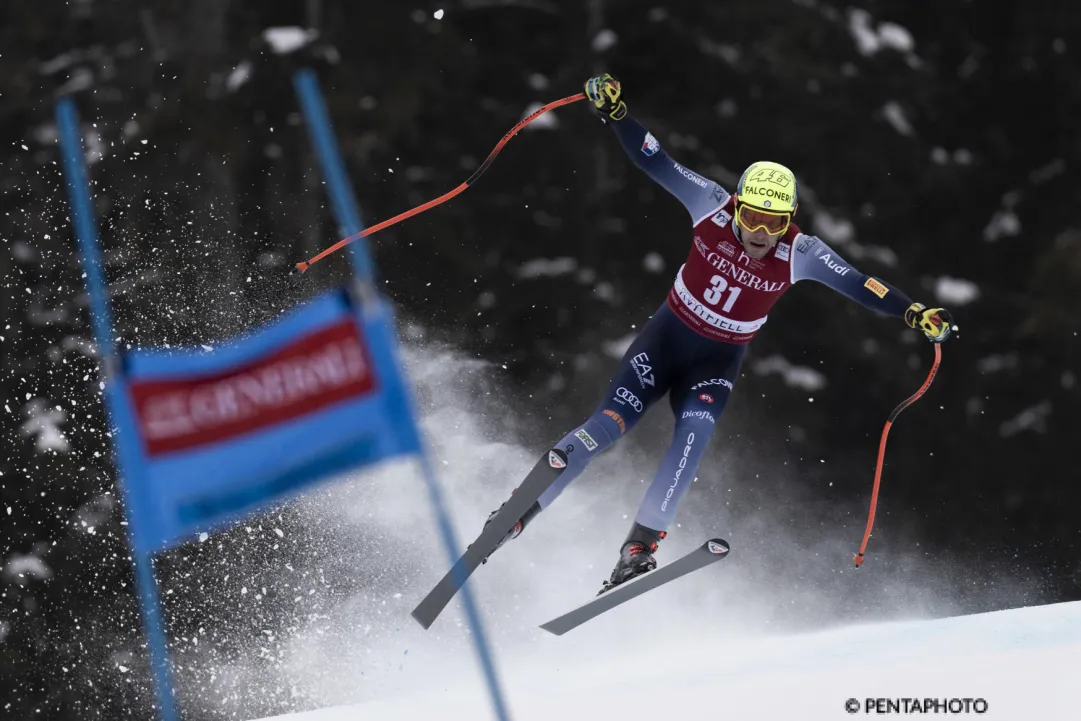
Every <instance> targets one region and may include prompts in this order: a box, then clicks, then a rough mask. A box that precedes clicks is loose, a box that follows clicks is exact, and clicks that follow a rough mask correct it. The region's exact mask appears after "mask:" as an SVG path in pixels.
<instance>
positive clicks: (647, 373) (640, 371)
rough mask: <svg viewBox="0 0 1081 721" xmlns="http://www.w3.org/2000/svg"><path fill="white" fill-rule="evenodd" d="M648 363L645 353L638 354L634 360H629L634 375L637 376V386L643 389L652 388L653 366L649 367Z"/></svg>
mask: <svg viewBox="0 0 1081 721" xmlns="http://www.w3.org/2000/svg"><path fill="white" fill-rule="evenodd" d="M649 362H650V361H649V356H648V355H646V354H645V353H639V354H638V355H636V356H635V357H634V358H631V368H632V369H634V374H635V375H636V376H638V385H640V386H642V387H643V388H645V387H646V386H651V387H652V386H653V381H654V378H653V366H651V365H649Z"/></svg>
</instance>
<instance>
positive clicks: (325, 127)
mask: <svg viewBox="0 0 1081 721" xmlns="http://www.w3.org/2000/svg"><path fill="white" fill-rule="evenodd" d="M293 85H294V87H295V88H296V92H297V97H298V98H299V99H300V106H301V109H302V110H303V112H304V118H305V120H306V123H307V126H308V134H309V136H310V138H311V142H312V145H313V146H314V147H315V153H316V156H317V157H318V159H319V166H320V168H321V169H322V171H323V177H324V178H325V180H326V185H327V192H328V194H329V195H330V203H331V209H332V210H333V212H334V217H335V219H336V220H337V222H338V232H339V233H340V234H341V236H342V237H343V238H345V237H348V236H351V235H353V234H355V233H359V232H360V231H361V230H362V229H363V227H364V226H363V225H362V224H361V220H360V212H359V210H358V209H357V204H356V196H355V194H354V193H353V188H352V185H351V184H350V182H349V176H348V175H347V174H346V172H345V163H344V162H343V161H342V157H341V153H340V152H339V150H338V145H337V142H336V141H335V139H334V130H333V128H332V127H331V123H330V117H329V114H328V113H327V109H326V103H325V102H324V100H323V95H322V93H321V92H320V91H319V81H318V80H317V79H316V76H315V73H314V72H313V71H312V70H311V69H307V68H305V69H303V70H299V71H297V72H296V74H295V75H294V76H293ZM352 246H353V248H352V249H353V252H352V253H351V256H352V258H353V267H354V272H355V273H356V275H357V276H358V277H359V278H360V279H362V280H364V281H366V282H368V283H370V284H372V285H373V286H374V283H375V265H374V263H373V262H372V259H371V255H370V254H369V252H368V243H367V240H366V239H365V238H359V239H358V240H355V241H353V243H352ZM420 460H421V464H422V466H423V473H424V481H425V483H426V485H427V486H428V495H429V497H430V499H431V502H432V505H433V506H434V508H435V515H436V519H437V523H438V525H439V531H440V535H441V536H442V537H443V545H444V546H445V547H446V550H447V557H448V558H449V559H450V562H451V564H452V565H453V564H454V563H456V562H457V561H458V556H459V553H458V548H459V545H458V541H457V538H456V537H455V533H454V526H453V525H452V524H451V521H450V514H449V513H448V512H447V508H446V504H445V503H444V502H443V496H442V493H441V491H440V489H439V481H438V479H437V478H436V475H435V470H434V468H433V467H432V464H431V461H430V460H429V459H428V453H427V450H426V449H424V448H423V447H422V448H421V453H420ZM460 595H461V598H462V605H463V606H464V607H465V613H466V618H467V619H468V621H469V625H470V626H471V627H472V629H473V633H472V636H473V641H474V645H475V646H476V652H477V657H478V659H479V660H480V665H481V669H482V671H483V672H484V678H485V681H486V682H487V684H488V691H489V693H490V694H491V697H492V706H493V710H494V711H495V715H496V718H497V719H498V720H499V721H508V719H509V718H510V717H509V715H508V713H507V705H506V702H505V700H504V696H503V692H502V690H501V688H500V684H499V676H498V674H497V672H496V667H495V663H494V662H493V658H492V653H491V649H490V647H489V645H488V641H487V637H486V634H485V633H484V626H483V624H482V623H481V618H480V613H479V612H478V610H477V606H476V603H475V601H474V599H473V594H472V592H471V591H470V589H469V586H468V584H466V585H465V586H464V587H463V588H462V590H461V592H460Z"/></svg>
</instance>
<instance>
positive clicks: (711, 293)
mask: <svg viewBox="0 0 1081 721" xmlns="http://www.w3.org/2000/svg"><path fill="white" fill-rule="evenodd" d="M709 282H710V287H709V288H707V289H706V292H705V294H704V296H703V298H704V299H705V301H706V302H707V303H709V304H710V305H717V303H719V302H720V300H721V297H722V296H723V295H724V292H725V291H726V290H727V291H728V300H726V301H725V302H724V306H722V307H721V310H723V311H724V312H725V313H727V312H729V311H730V310H732V306H733V305H735V304H736V298H738V297H739V292H740V291H741V290H742V288H740V287H739V286H736V285H733V286H732V287H731V288H729V287H728V281H727V280H725V279H724V278H722V277H721V276H719V275H715V276H713V277H712V278H710V279H709Z"/></svg>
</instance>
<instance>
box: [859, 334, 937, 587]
mask: <svg viewBox="0 0 1081 721" xmlns="http://www.w3.org/2000/svg"><path fill="white" fill-rule="evenodd" d="M941 362H942V344H941V343H935V362H934V364H932V365H931V371H930V373H928V374H927V380H925V381H924V382H923V385H922V386H921V387H920V389H919V390H918V391H916V392H915V393H914V394H913V395H912V396H911V397H910V398H908V399H907V400H905V401H904V402H903V403H902V404H901V405H899V406H897V407H896V408H894V409H893V413H890V417H889V419H888V420H887V421H886V427H885V428H883V429H882V439H881V440H880V441H879V443H878V463H876V464H875V485H874V489H873V490H872V491H871V511H870V513H868V514H867V529H866V530H865V531H864V532H863V543H861V544H860V552H859V553H857V554H856V556H855V557H854V558H853V559H852V562H853V563H855V564H856V567H857V568H859V567H860V566H861V565H863V553H864V551H866V550H867V541H868V540H869V539H870V538H871V527H872V526H873V525H874V523H875V508H876V507H877V506H878V488H879V485H880V484H881V482H882V461H883V459H884V458H885V456H886V437H887V436H888V435H889V434H890V427H891V426H892V425H893V422H894V420H896V419H897V416H899V415H900V414H901V411H903V410H904V409H905V408H908V407H909V406H910V405H912V404H913V403H915V402H916V401H917V400H919V399H920V397H921V396H922V395H923V394H924V393H926V392H927V389H928V388H930V387H931V381H933V380H934V379H935V374H936V373H938V365H939V363H941Z"/></svg>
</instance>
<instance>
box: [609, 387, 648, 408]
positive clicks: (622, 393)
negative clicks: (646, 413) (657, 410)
mask: <svg viewBox="0 0 1081 721" xmlns="http://www.w3.org/2000/svg"><path fill="white" fill-rule="evenodd" d="M612 400H614V401H615V402H616V403H619V404H620V405H624V406H630V407H631V408H633V409H634V410H636V411H637V412H639V413H641V412H642V401H640V400H638V396H636V395H635V394H633V393H631V392H630V391H629V390H627V389H626V388H624V387H623V386H620V387H619V390H617V391H616V396H615V398H613V399H612Z"/></svg>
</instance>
